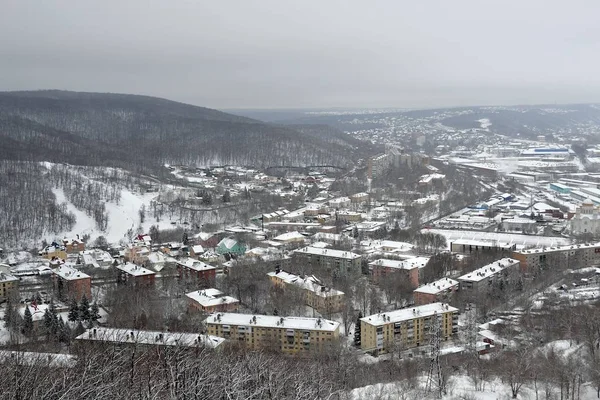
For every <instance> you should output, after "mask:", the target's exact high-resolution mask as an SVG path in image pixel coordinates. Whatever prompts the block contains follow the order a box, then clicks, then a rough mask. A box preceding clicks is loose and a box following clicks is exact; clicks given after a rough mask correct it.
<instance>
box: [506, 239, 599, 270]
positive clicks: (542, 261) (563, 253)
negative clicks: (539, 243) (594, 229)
mask: <svg viewBox="0 0 600 400" xmlns="http://www.w3.org/2000/svg"><path fill="white" fill-rule="evenodd" d="M512 257H513V258H514V259H516V260H519V261H520V262H521V269H522V270H523V271H524V272H529V271H531V270H535V269H544V268H556V267H559V266H564V267H566V268H585V267H591V266H593V265H598V264H600V242H597V243H585V244H574V245H567V246H557V247H540V248H536V249H527V250H520V251H514V252H513V253H512Z"/></svg>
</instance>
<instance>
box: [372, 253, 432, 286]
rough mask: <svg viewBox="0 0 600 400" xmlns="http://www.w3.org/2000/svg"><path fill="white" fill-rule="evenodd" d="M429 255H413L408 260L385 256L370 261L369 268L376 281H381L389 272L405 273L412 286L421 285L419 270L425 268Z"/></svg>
mask: <svg viewBox="0 0 600 400" xmlns="http://www.w3.org/2000/svg"><path fill="white" fill-rule="evenodd" d="M428 262H429V257H412V258H408V259H406V260H388V259H385V258H382V259H379V260H375V261H372V262H370V263H369V270H370V272H371V276H372V277H373V280H374V281H375V282H380V281H381V280H383V279H385V278H386V277H387V276H388V275H389V274H403V275H404V276H405V277H406V280H407V281H408V282H409V283H410V285H411V287H412V288H416V287H418V286H419V270H420V269H421V268H425V266H426V265H427V263H428Z"/></svg>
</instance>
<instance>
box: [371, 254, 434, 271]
mask: <svg viewBox="0 0 600 400" xmlns="http://www.w3.org/2000/svg"><path fill="white" fill-rule="evenodd" d="M428 262H429V257H412V258H408V259H406V260H389V259H386V258H381V259H379V260H375V261H371V262H370V263H369V265H370V266H373V267H385V268H395V269H406V270H410V269H414V268H424V267H425V266H426V265H427V263H428Z"/></svg>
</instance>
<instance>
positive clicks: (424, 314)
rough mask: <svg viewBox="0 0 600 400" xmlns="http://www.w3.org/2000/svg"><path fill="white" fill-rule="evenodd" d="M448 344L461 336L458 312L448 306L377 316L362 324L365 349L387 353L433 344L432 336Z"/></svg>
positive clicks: (362, 345)
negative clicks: (437, 333) (458, 335)
mask: <svg viewBox="0 0 600 400" xmlns="http://www.w3.org/2000/svg"><path fill="white" fill-rule="evenodd" d="M436 323H439V325H438V326H437V331H438V332H439V338H440V340H447V339H449V338H450V337H451V336H452V335H454V334H456V333H457V332H458V309H457V308H454V307H451V306H449V305H447V304H444V303H432V304H426V305H422V306H417V307H413V308H405V309H402V310H396V311H390V312H386V313H380V314H374V315H370V316H368V317H364V318H361V320H360V338H361V343H360V346H361V349H362V350H364V351H367V352H374V353H386V352H389V351H393V350H394V349H408V348H411V347H417V346H422V345H426V344H428V343H429V340H430V337H431V334H432V332H435V331H436Z"/></svg>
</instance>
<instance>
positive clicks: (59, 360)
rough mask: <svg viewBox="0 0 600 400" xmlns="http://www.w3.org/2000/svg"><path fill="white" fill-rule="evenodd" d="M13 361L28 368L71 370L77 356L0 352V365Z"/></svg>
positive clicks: (31, 352) (33, 352) (32, 352)
mask: <svg viewBox="0 0 600 400" xmlns="http://www.w3.org/2000/svg"><path fill="white" fill-rule="evenodd" d="M14 361H17V362H19V363H20V364H24V365H29V366H43V367H50V368H72V367H74V366H75V365H76V364H77V356H74V355H72V354H58V353H38V352H35V351H11V350H0V363H3V362H14Z"/></svg>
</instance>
